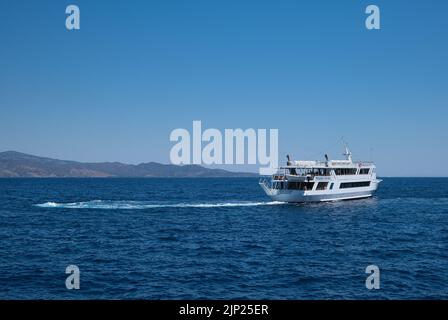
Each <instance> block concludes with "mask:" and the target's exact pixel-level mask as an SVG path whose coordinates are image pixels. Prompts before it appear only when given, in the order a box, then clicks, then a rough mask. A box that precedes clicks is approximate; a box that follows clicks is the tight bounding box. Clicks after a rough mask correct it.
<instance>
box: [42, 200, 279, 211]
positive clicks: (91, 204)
mask: <svg viewBox="0 0 448 320" xmlns="http://www.w3.org/2000/svg"><path fill="white" fill-rule="evenodd" d="M278 204H284V202H279V201H270V202H218V203H170V204H163V203H150V202H144V201H112V200H92V201H84V202H70V203H57V202H45V203H40V204H36V205H35V206H36V207H40V208H65V209H133V210H136V209H152V208H219V207H256V206H270V205H278Z"/></svg>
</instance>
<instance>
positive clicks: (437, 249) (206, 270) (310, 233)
mask: <svg viewBox="0 0 448 320" xmlns="http://www.w3.org/2000/svg"><path fill="white" fill-rule="evenodd" d="M69 266H76V268H77V271H79V273H77V271H76V272H75V273H76V276H77V277H78V276H79V278H78V279H79V289H76V287H75V288H73V286H71V287H70V286H69V285H67V282H68V283H69V284H70V283H71V284H73V283H75V282H73V281H74V280H73V279H74V278H73V276H75V273H73V272H74V271H73V269H67V267H69ZM369 266H370V267H369ZM372 268H373V269H372ZM371 270H374V271H373V273H371V272H372V271H371ZM72 271H73V272H72ZM373 275H374V276H375V279H373V280H372V276H373ZM70 277H72V278H70ZM69 280H70V281H69ZM72 280H73V281H72ZM372 281H374V282H375V284H376V285H377V288H375V287H373V288H372V286H371V285H370V286H369V285H366V283H367V284H368V283H370V284H372V283H373V282H372ZM447 298H448V178H383V182H381V184H380V187H379V190H378V191H377V193H376V194H375V196H374V197H373V198H370V199H364V200H351V201H339V202H333V203H317V204H299V205H297V204H285V203H280V202H274V201H271V200H270V199H269V198H267V196H266V195H265V194H264V193H263V191H262V190H261V188H260V187H259V185H258V179H256V178H179V179H177V178H176V179H174V178H167V179H156V178H148V179H145V178H142V179H140V178H134V179H123V178H117V179H115V178H107V179H102V178H91V179H73V178H70V179H0V299H168V300H170V299H294V300H296V299H447Z"/></svg>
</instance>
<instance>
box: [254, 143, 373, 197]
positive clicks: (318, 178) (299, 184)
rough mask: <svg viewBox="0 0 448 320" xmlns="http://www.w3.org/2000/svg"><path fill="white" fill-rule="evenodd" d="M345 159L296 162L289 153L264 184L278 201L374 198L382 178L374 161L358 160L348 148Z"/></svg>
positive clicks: (271, 195)
mask: <svg viewBox="0 0 448 320" xmlns="http://www.w3.org/2000/svg"><path fill="white" fill-rule="evenodd" d="M344 155H345V156H346V159H345V160H329V159H328V156H327V155H325V161H303V160H301V161H292V160H291V159H290V157H289V156H288V162H287V165H286V166H285V167H280V168H279V169H278V171H277V172H276V173H275V174H273V175H272V176H271V177H270V178H262V179H260V186H261V187H262V188H263V190H264V191H265V192H266V194H267V195H268V196H270V197H271V198H272V199H273V200H275V201H283V202H319V201H336V200H348V199H360V198H367V197H371V196H372V195H373V194H374V192H375V191H376V189H377V188H378V184H379V183H380V182H381V180H379V179H377V177H376V167H375V165H374V164H373V163H372V162H364V161H363V162H354V161H352V154H351V152H350V151H349V149H348V147H347V146H346V147H345V153H344Z"/></svg>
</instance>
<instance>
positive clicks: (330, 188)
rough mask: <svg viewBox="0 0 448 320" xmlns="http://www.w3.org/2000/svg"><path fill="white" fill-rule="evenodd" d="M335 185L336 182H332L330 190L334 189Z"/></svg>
mask: <svg viewBox="0 0 448 320" xmlns="http://www.w3.org/2000/svg"><path fill="white" fill-rule="evenodd" d="M333 185H334V183H333V182H332V183H331V184H330V190H333Z"/></svg>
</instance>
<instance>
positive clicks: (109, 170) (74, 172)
mask: <svg viewBox="0 0 448 320" xmlns="http://www.w3.org/2000/svg"><path fill="white" fill-rule="evenodd" d="M256 176H258V175H257V174H256V173H248V172H232V171H227V170H222V169H209V168H205V167H202V166H200V165H182V166H178V165H172V164H161V163H157V162H148V163H140V164H137V165H133V164H124V163H120V162H98V163H84V162H77V161H67V160H57V159H51V158H45V157H37V156H33V155H30V154H25V153H21V152H16V151H5V152H0V177H2V178H20V177H33V178H66V177H67V178H68V177H73V178H89V177H95V178H96V177H98V178H100V177H161V178H162V177H166V178H169V177H179V178H181V177H256Z"/></svg>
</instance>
